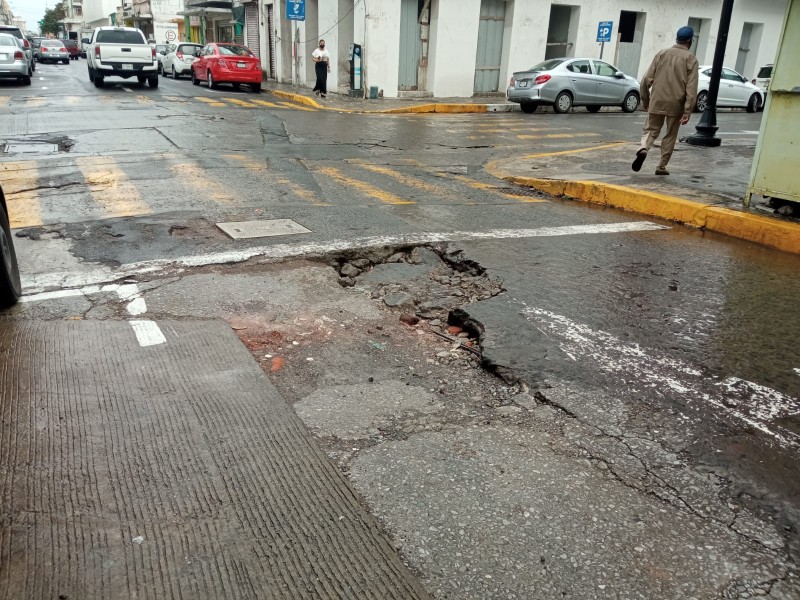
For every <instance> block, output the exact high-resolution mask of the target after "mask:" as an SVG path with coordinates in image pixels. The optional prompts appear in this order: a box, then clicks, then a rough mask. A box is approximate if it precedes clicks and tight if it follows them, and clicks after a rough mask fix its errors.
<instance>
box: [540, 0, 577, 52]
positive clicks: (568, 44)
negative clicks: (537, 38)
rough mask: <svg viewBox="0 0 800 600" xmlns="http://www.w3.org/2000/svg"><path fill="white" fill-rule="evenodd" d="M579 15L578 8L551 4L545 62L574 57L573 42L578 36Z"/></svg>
mask: <svg viewBox="0 0 800 600" xmlns="http://www.w3.org/2000/svg"><path fill="white" fill-rule="evenodd" d="M580 14H581V7H580V6H569V5H566V4H552V5H551V6H550V24H549V26H548V28H547V49H546V50H545V53H544V58H545V60H549V59H551V58H570V57H572V56H575V40H576V39H577V36H578V22H579V21H580Z"/></svg>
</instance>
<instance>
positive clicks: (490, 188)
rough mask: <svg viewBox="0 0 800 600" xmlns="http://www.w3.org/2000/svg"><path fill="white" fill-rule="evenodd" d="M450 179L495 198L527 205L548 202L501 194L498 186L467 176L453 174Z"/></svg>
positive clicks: (541, 199)
mask: <svg viewBox="0 0 800 600" xmlns="http://www.w3.org/2000/svg"><path fill="white" fill-rule="evenodd" d="M450 177H452V178H453V179H455V180H456V181H460V182H461V183H464V184H466V185H468V186H469V187H471V188H475V189H476V190H481V191H483V192H488V193H490V194H493V195H495V196H501V197H503V198H510V199H511V200H516V201H517V202H523V203H525V204H540V203H543V202H547V200H545V199H543V198H529V197H527V196H517V195H515V194H507V193H505V192H501V191H500V190H498V189H497V186H496V185H492V184H491V183H484V182H483V181H477V180H475V179H471V178H469V177H466V176H465V175H455V174H451V175H450Z"/></svg>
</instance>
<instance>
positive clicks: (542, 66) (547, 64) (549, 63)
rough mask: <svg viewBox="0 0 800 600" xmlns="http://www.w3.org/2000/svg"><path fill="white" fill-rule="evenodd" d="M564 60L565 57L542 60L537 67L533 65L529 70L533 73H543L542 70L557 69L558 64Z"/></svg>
mask: <svg viewBox="0 0 800 600" xmlns="http://www.w3.org/2000/svg"><path fill="white" fill-rule="evenodd" d="M563 62H564V59H563V58H551V59H550V60H546V61H544V62H540V63H539V64H538V65H536V66H535V67H531V68H530V69H528V71H532V72H533V73H541V72H542V71H550V70H552V69H555V68H556V67H557V66H558V65H560V64H561V63H563Z"/></svg>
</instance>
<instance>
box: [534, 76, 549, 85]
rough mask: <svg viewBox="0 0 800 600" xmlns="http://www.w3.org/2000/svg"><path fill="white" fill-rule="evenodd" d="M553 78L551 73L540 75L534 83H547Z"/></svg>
mask: <svg viewBox="0 0 800 600" xmlns="http://www.w3.org/2000/svg"><path fill="white" fill-rule="evenodd" d="M551 79H552V77H550V75H539V76H538V77H537V78H536V79H534V80H533V85H541V84H543V83H547V82H548V81H550V80H551Z"/></svg>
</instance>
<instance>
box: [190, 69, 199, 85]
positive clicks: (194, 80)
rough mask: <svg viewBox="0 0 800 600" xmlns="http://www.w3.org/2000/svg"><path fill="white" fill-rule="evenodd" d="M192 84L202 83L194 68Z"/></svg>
mask: <svg viewBox="0 0 800 600" xmlns="http://www.w3.org/2000/svg"><path fill="white" fill-rule="evenodd" d="M192 85H200V80H199V79H198V78H197V75H195V74H194V69H192Z"/></svg>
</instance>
